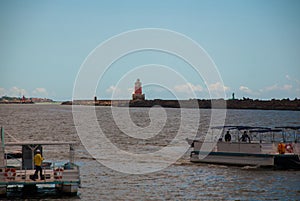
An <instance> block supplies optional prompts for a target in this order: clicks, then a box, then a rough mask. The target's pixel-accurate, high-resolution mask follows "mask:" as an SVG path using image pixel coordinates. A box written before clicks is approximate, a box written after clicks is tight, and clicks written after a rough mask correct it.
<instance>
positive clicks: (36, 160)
mask: <svg viewBox="0 0 300 201" xmlns="http://www.w3.org/2000/svg"><path fill="white" fill-rule="evenodd" d="M43 160H44V158H43V157H42V155H41V151H40V150H39V149H38V150H36V154H35V156H34V165H35V172H34V177H33V180H35V179H37V178H38V173H39V172H40V179H41V180H42V178H43V173H42V162H43Z"/></svg>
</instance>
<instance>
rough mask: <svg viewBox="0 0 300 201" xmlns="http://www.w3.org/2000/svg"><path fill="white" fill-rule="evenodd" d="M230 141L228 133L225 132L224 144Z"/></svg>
mask: <svg viewBox="0 0 300 201" xmlns="http://www.w3.org/2000/svg"><path fill="white" fill-rule="evenodd" d="M230 141H231V135H230V133H229V131H227V133H226V135H225V142H230Z"/></svg>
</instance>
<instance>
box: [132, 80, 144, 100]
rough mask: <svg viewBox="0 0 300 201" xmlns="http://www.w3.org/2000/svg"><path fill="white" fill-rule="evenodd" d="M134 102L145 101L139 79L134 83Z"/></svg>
mask: <svg viewBox="0 0 300 201" xmlns="http://www.w3.org/2000/svg"><path fill="white" fill-rule="evenodd" d="M132 100H145V94H143V92H142V83H141V81H140V79H137V80H136V82H135V83H134V93H133V94H132Z"/></svg>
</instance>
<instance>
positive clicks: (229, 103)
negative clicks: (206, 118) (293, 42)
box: [61, 98, 300, 111]
mask: <svg viewBox="0 0 300 201" xmlns="http://www.w3.org/2000/svg"><path fill="white" fill-rule="evenodd" d="M61 104H62V105H90V106H91V105H93V106H115V107H153V106H161V107H168V108H202V109H211V108H212V105H213V108H216V109H217V108H219V109H221V108H222V109H224V105H226V109H252V110H293V111H300V99H294V100H289V99H282V100H277V99H272V100H252V99H247V98H246V99H241V100H240V99H235V100H224V99H215V100H200V99H191V100H161V99H154V100H76V101H73V102H72V101H65V102H62V103H61Z"/></svg>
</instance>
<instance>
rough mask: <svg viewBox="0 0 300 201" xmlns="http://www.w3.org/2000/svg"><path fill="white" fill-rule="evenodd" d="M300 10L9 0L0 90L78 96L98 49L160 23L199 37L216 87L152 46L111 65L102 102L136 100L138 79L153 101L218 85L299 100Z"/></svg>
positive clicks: (279, 3)
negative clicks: (212, 67)
mask: <svg viewBox="0 0 300 201" xmlns="http://www.w3.org/2000/svg"><path fill="white" fill-rule="evenodd" d="M299 11H300V1H298V0H252V1H240V0H226V1H224V0H187V1H179V0H165V1H161V0H152V1H141V0H127V1H117V0H108V1H102V0H99V1H89V0H88V1H80V0H72V1H71V0H64V1H59V0H45V1H40V0H27V1H22V0H14V1H10V0H2V1H0V29H1V31H0V41H1V46H0V97H1V96H4V95H8V96H22V95H25V96H26V97H42V98H50V99H53V100H71V99H72V95H73V88H74V85H75V83H76V79H77V77H78V74H79V72H80V68H81V66H82V64H83V63H84V61H86V59H87V58H88V56H89V55H90V53H91V52H92V51H93V50H94V49H95V48H96V47H98V46H99V45H100V44H101V43H103V42H104V41H107V40H109V39H110V38H112V37H114V36H116V35H118V34H122V33H124V32H129V31H131V30H137V29H143V28H158V29H165V30H171V31H174V32H177V33H180V34H183V35H184V36H186V37H188V38H190V39H192V40H193V41H195V42H196V43H198V44H199V46H201V47H202V48H203V49H204V50H205V52H206V53H207V54H208V55H209V56H210V58H211V59H212V61H213V62H214V64H215V65H216V68H217V70H218V72H219V75H220V77H221V79H222V82H215V83H210V84H208V83H207V82H206V81H205V80H204V79H203V77H202V75H197V74H196V73H195V72H194V71H193V68H192V67H191V66H190V65H189V64H188V63H187V62H185V61H184V60H182V58H179V57H176V56H175V55H172V54H168V53H165V52H159V51H153V50H145V51H141V52H135V53H132V54H128V55H126V56H124V57H122V58H119V59H117V60H116V62H114V63H113V64H112V65H111V66H109V68H108V70H107V72H106V74H105V76H103V77H99V78H98V79H99V80H98V86H96V87H97V90H96V92H95V95H96V96H97V97H98V99H109V98H115V99H129V98H131V95H132V91H133V87H134V82H135V81H136V79H137V78H140V79H141V81H142V83H143V92H144V93H145V95H146V98H148V99H174V98H177V99H188V98H199V99H203V98H210V94H211V92H218V91H225V94H226V98H231V96H232V93H234V94H235V97H236V98H243V97H249V98H253V99H273V98H275V99H283V98H290V99H294V98H300V55H299V54H300V37H299V36H300V12H299ZM174 45H176V41H175V42H174ZM99 59H101V58H99ZM153 64H155V65H153ZM158 67H165V68H163V69H161V68H160V69H159V68H158ZM99 68H101V67H99ZM165 70H167V71H165ZM168 70H169V71H168ZM170 72H172V73H173V74H172V73H170ZM182 78H184V79H182ZM161 81H165V85H163V84H162V83H160V82H161ZM83 87H84V86H83ZM191 92H192V93H191ZM215 94H218V93H215ZM214 97H217V96H214ZM91 98H93V97H91Z"/></svg>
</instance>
